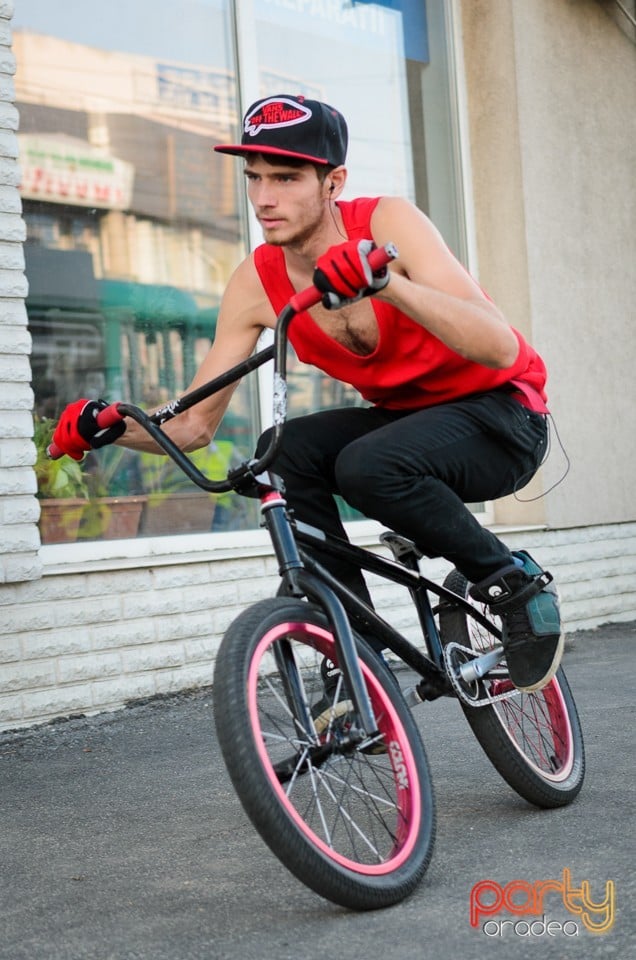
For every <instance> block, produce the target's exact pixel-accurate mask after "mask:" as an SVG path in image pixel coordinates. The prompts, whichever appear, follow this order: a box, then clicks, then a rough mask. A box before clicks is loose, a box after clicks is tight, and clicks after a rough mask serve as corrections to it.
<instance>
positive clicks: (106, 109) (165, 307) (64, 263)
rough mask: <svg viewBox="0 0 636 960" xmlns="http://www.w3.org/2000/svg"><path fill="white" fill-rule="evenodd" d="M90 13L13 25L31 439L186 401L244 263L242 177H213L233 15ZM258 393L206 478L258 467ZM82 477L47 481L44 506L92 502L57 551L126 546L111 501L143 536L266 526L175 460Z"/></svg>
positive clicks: (115, 7) (192, 2)
mask: <svg viewBox="0 0 636 960" xmlns="http://www.w3.org/2000/svg"><path fill="white" fill-rule="evenodd" d="M53 7H55V10H54V9H53ZM140 8H146V9H145V13H143V11H142V10H141V9H140ZM162 8H163V9H162ZM179 8H181V9H179ZM96 13H97V4H96V3H90V2H89V3H86V2H85V0H82V2H80V0H66V3H65V4H64V5H63V6H62V9H60V5H53V6H52V5H50V4H48V3H42V2H37V0H33V2H31V3H25V4H22V5H20V9H19V10H18V11H16V19H15V27H16V31H15V42H14V49H15V52H16V58H17V63H18V73H17V78H16V100H17V106H18V109H19V113H20V132H19V135H18V139H19V146H20V163H21V171H22V182H21V193H22V199H23V210H24V218H25V221H26V224H27V238H28V239H27V244H26V251H25V257H26V273H27V277H28V280H29V297H28V300H27V310H28V315H29V325H30V330H31V333H32V336H33V388H34V393H35V413H36V419H37V422H38V424H39V425H40V427H41V429H40V431H39V434H38V436H40V435H41V436H44V435H45V428H46V427H47V426H48V425H50V421H51V420H53V419H55V418H56V417H57V416H58V415H59V413H60V411H61V409H62V408H63V407H64V405H65V404H66V403H67V402H69V401H72V400H75V399H77V398H79V397H91V398H92V397H104V398H106V399H109V400H115V399H123V400H127V401H132V402H134V403H138V404H140V405H142V406H152V405H154V404H157V403H162V402H165V401H166V400H169V399H171V398H172V397H174V396H175V395H176V394H178V393H179V392H181V391H183V390H184V389H185V388H186V387H187V386H188V384H189V383H190V381H191V378H192V376H193V375H194V372H195V370H196V369H197V367H198V365H199V364H200V362H201V360H202V359H203V356H204V355H205V352H206V351H207V349H208V348H209V345H210V342H211V340H212V338H213V336H214V331H215V325H216V316H217V312H218V305H219V301H220V298H221V295H222V292H223V289H224V286H225V284H226V282H227V280H228V278H229V275H230V273H231V271H232V270H233V268H234V267H235V266H236V264H237V263H238V262H239V261H240V259H241V258H242V257H243V256H244V254H245V247H244V242H243V237H242V233H241V221H240V216H239V205H238V191H237V184H236V176H235V175H234V174H232V172H231V171H230V170H229V168H227V170H226V171H224V170H223V169H222V170H217V169H215V168H214V163H213V150H212V147H213V145H214V144H215V143H217V142H219V141H220V140H226V139H227V137H228V135H229V131H230V129H231V125H232V124H233V123H234V122H235V116H236V97H235V80H234V78H235V75H236V70H235V68H234V64H233V57H232V40H231V31H230V26H229V23H230V21H229V10H228V3H227V2H226V0H183V2H182V3H177V4H175V3H172V2H170V3H168V2H166V0H159V2H157V0H154V2H153V3H152V4H151V5H149V4H147V3H145V2H141V3H137V4H132V5H131V4H129V3H128V4H126V3H123V2H121V0H115V2H113V3H111V4H109V5H108V7H107V8H104V7H103V5H101V4H100V5H99V16H98V17H96V16H95V14H96ZM141 14H143V15H141ZM186 14H187V16H186ZM97 21H98V23H99V29H96V22H97ZM175 24H178V26H177V27H176V28H175V26H174V25H175ZM224 173H225V174H226V177H224ZM254 389H255V383H254V384H249V383H247V382H246V383H244V384H242V385H241V387H239V389H238V391H237V393H236V394H235V397H234V399H233V405H232V414H231V415H228V417H226V419H225V420H224V422H223V424H222V426H221V428H220V430H219V432H218V435H217V438H216V439H215V442H214V444H212V445H210V447H209V448H208V449H207V450H204V451H200V452H198V453H197V454H196V455H195V459H196V460H197V462H198V463H199V464H200V465H201V466H203V467H204V468H205V469H206V470H209V471H210V474H211V475H213V476H216V477H218V476H222V475H224V471H225V469H226V468H227V466H228V464H231V463H232V462H233V461H235V460H236V459H242V458H244V457H246V456H250V455H251V453H252V450H253V447H254V442H255V431H256V429H257V424H258V420H257V416H256V409H257V404H256V400H255V397H254V395H253V394H254ZM64 459H65V460H67V458H64ZM49 466H50V465H49ZM66 466H68V461H67V464H66ZM64 468H65V465H64V464H60V465H59V466H56V467H55V470H56V471H57V473H56V476H58V474H59V475H60V476H62V480H64V476H63V470H64ZM52 469H53V468H52V467H51V470H52ZM80 470H81V478H80V479H79V480H78V481H77V483H76V484H75V487H73V485H72V483H71V482H70V480H68V478H67V480H68V482H66V483H61V484H60V483H58V486H57V488H56V487H55V483H52V482H49V478H48V475H47V476H46V477H45V475H44V472H41V479H40V496H41V500H42V502H44V500H45V499H47V500H48V499H54V498H55V494H54V490H55V489H59V490H63V491H64V493H67V494H68V493H72V492H75V493H77V494H78V495H79V497H80V498H86V496H87V495H88V496H89V502H88V505H85V509H83V511H82V512H81V518H80V522H79V527H78V529H77V530H75V531H69V530H65V529H64V525H62V527H58V528H57V530H56V531H54V532H53V533H52V534H51V535H50V536H51V538H52V539H53V540H58V541H59V540H61V539H69V538H72V537H76V536H77V537H80V538H82V537H83V538H86V539H94V538H100V537H106V538H108V537H119V536H129V535H131V529H132V528H129V527H124V526H123V525H122V524H121V523H120V524H119V526H118V524H117V523H116V522H114V518H113V514H114V513H115V512H117V507H118V506H119V505H117V504H114V503H113V502H112V500H113V498H117V499H118V500H119V501H121V503H122V504H123V503H124V501H125V504H126V506H127V508H128V513H129V514H130V513H133V512H135V511H137V513H138V517H137V527H136V530H137V532H138V533H140V534H141V535H155V534H163V533H182V532H189V531H208V530H220V529H237V528H241V527H246V526H252V525H254V524H255V516H254V514H253V513H252V511H251V510H250V509H246V508H245V506H244V504H243V502H235V501H238V499H239V498H236V497H233V496H229V497H226V498H220V499H216V500H215V499H213V498H211V497H210V496H209V495H207V494H202V493H201V492H200V491H199V490H198V488H196V487H195V486H194V485H193V484H192V483H191V482H190V481H188V480H187V479H185V478H184V477H183V476H182V475H181V474H180V473H179V471H178V470H177V469H176V468H174V467H173V466H172V465H171V464H170V463H168V462H166V461H165V460H164V458H159V457H151V456H140V455H139V454H135V453H131V452H128V451H124V450H122V449H121V448H111V449H108V450H104V451H100V452H99V453H95V454H90V455H89V456H88V457H87V458H86V460H85V461H84V462H83V463H82V464H81V468H80ZM49 472H50V471H49ZM70 472H72V471H70ZM59 499H71V498H70V497H60V498H59ZM120 505H121V504H120ZM48 510H49V505H48V504H47V507H46V510H44V509H43V521H42V525H41V529H42V533H43V539H45V538H47V537H48V535H46V536H45V530H44V523H45V518H44V514H45V513H47V512H48ZM190 513H192V517H191V516H190ZM75 514H77V508H75ZM72 526H73V527H77V524H76V523H75V522H74V521H73V524H72ZM133 535H134V533H133Z"/></svg>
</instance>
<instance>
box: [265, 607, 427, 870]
mask: <svg viewBox="0 0 636 960" xmlns="http://www.w3.org/2000/svg"><path fill="white" fill-rule="evenodd" d="M299 631H302V632H304V633H308V634H311V636H312V637H313V638H314V639H315V640H316V641H317V643H316V649H317V650H318V651H319V652H321V653H323V654H324V653H325V651H328V650H330V647H331V643H332V637H331V634H330V633H329V632H328V631H327V630H324V629H323V628H321V627H317V626H315V625H314V624H308V623H303V622H296V623H292V622H290V623H285V624H277V626H276V627H275V628H272V629H271V630H269V631H268V632H267V633H266V634H265V635H264V636H263V637H262V639H261V640H260V641H259V643H258V646H257V647H256V650H255V654H254V656H253V657H252V660H251V664H250V671H249V675H248V678H247V687H248V707H249V712H250V717H251V722H252V730H253V731H258V730H259V729H260V723H259V719H258V704H257V696H256V694H257V685H258V684H257V681H258V668H259V665H260V662H261V659H262V657H263V654H264V653H265V651H266V650H267V649H268V648H269V647H270V646H271V644H272V643H273V642H274V641H275V640H278V639H279V638H280V636H281V635H282V634H288V633H289V634H294V633H298V632H299ZM360 665H361V667H362V672H363V675H364V677H365V681H366V683H367V687H368V689H369V692H370V694H371V696H372V697H373V693H374V691H378V690H379V689H380V687H379V684H378V682H377V680H376V679H375V677H374V676H373V674H372V673H371V671H370V670H369V669H368V667H367V666H366V664H364V663H363V662H362V661H360ZM382 706H383V710H384V712H385V714H386V720H384V721H383V727H385V728H386V727H388V729H389V730H393V731H396V732H400V733H402V736H401V738H400V741H399V751H400V758H399V759H400V761H401V762H402V763H403V764H404V767H405V768H406V774H407V779H408V784H409V787H408V791H406V790H404V789H403V790H400V791H399V793H408V796H402V797H400V798H399V799H398V800H396V803H397V806H398V810H399V812H400V813H401V814H402V816H403V823H404V824H405V825H406V826H407V834H406V837H404V838H402V839H401V842H400V845H399V847H398V849H397V850H396V852H395V854H394V855H393V856H391V857H389V859H388V860H386V861H385V862H384V863H378V864H362V863H358V862H357V861H355V860H351V859H349V858H348V857H345V856H343V855H342V854H341V853H338V851H336V850H334V849H333V848H332V847H330V846H329V845H328V844H326V843H325V842H324V840H322V839H321V838H320V837H319V836H318V835H317V834H316V833H315V832H314V831H313V830H312V829H311V828H310V827H308V826H307V824H306V823H305V821H304V820H303V819H302V817H300V816H299V814H298V812H297V810H296V808H295V807H294V805H293V804H292V803H291V801H290V800H289V798H288V797H287V794H286V793H285V791H284V790H283V788H282V786H281V784H280V783H279V781H278V777H277V776H276V773H275V771H274V768H273V766H272V763H271V760H270V758H269V755H268V753H267V751H266V749H265V745H264V743H263V738H262V737H261V736H256V737H255V742H256V749H257V751H258V754H259V757H260V760H261V763H262V765H263V769H264V770H265V772H266V774H267V777H268V779H269V781H270V783H271V785H272V787H273V788H274V792H275V793H276V795H277V797H278V800H279V802H280V804H281V806H282V807H283V808H284V809H285V811H286V812H287V814H288V816H289V817H290V819H291V820H292V821H293V822H294V823H295V825H296V827H297V828H298V829H299V830H300V832H301V833H303V834H304V835H305V837H307V838H308V839H309V840H311V842H312V843H313V845H314V846H315V847H316V848H317V849H318V850H319V851H320V852H321V853H322V854H324V856H326V857H327V858H328V859H329V860H333V861H335V862H336V863H338V864H340V865H341V866H343V867H346V869H347V870H351V871H354V872H356V873H360V874H366V875H368V876H381V875H383V874H387V873H392V872H393V871H395V870H397V869H398V868H399V867H400V866H402V864H403V863H405V862H406V861H407V860H408V858H409V857H410V855H411V853H412V852H413V848H414V847H415V843H416V841H417V836H418V833H419V828H420V822H421V816H422V800H421V795H420V787H419V780H418V776H417V771H416V766H415V760H414V757H413V754H412V752H411V749H410V746H409V743H408V740H407V738H406V736H405V735H404V728H403V726H402V723H401V721H400V718H399V717H398V715H397V713H396V711H395V710H394V708H393V704H391V702H390V701H389V700H385V699H383V701H382ZM394 740H395V737H393V738H392V741H394ZM389 756H390V757H391V765H392V767H393V772H394V776H396V771H395V762H396V760H395V758H394V753H393V751H391V750H389ZM401 776H402V777H403V772H401Z"/></svg>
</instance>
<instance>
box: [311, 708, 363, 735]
mask: <svg viewBox="0 0 636 960" xmlns="http://www.w3.org/2000/svg"><path fill="white" fill-rule="evenodd" d="M347 713H353V704H352V702H351V700H340V701H339V702H338V703H335V704H333V705H332V706H330V707H327V709H326V710H323V711H322V713H319V714H318V716H317V717H314V727H315V730H316V733H317V734H318V735H320V734H321V733H324V732H325V730H326V729H327V728H328V726H329V724H330V723H333V722H334V720H338V719H339V718H340V717H344V716H345V715H346V714H347Z"/></svg>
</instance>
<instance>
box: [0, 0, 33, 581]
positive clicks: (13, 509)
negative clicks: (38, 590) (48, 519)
mask: <svg viewBox="0 0 636 960" xmlns="http://www.w3.org/2000/svg"><path fill="white" fill-rule="evenodd" d="M12 16H13V2H8V0H0V556H1V557H2V559H1V560H0V584H3V583H15V582H20V581H24V580H31V579H35V578H37V577H39V576H40V575H41V572H42V564H41V562H40V560H39V557H38V549H39V546H40V538H39V534H38V529H37V526H36V524H37V519H38V516H39V506H38V502H37V500H36V498H35V496H34V494H35V491H36V482H35V475H34V473H33V470H32V465H33V463H34V462H35V447H34V446H33V443H32V442H31V439H30V438H31V437H32V436H33V420H32V415H31V414H32V410H33V391H32V390H31V386H30V381H31V368H30V364H29V354H30V352H31V337H30V335H29V331H28V330H27V315H26V309H25V306H24V297H25V296H26V293H27V281H26V278H25V276H24V253H23V249H22V243H23V241H24V239H25V235H26V231H25V225H24V221H23V219H22V216H21V203H20V195H19V193H18V189H17V187H18V184H19V183H20V170H19V166H18V161H17V157H18V141H17V137H16V130H17V129H18V119H19V118H18V113H17V110H16V109H15V107H14V106H13V100H14V96H15V93H14V85H13V74H14V72H15V58H14V56H13V53H12V52H11V47H10V45H11V23H10V20H11V17H12ZM0 589H1V588H0Z"/></svg>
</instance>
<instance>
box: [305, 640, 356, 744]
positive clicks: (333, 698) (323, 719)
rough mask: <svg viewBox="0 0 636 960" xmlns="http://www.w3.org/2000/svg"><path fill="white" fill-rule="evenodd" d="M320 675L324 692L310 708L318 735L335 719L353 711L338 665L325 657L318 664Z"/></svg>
mask: <svg viewBox="0 0 636 960" xmlns="http://www.w3.org/2000/svg"><path fill="white" fill-rule="evenodd" d="M320 677H321V679H322V685H323V688H324V694H323V695H322V697H321V698H320V700H318V701H317V702H316V703H314V705H313V707H312V708H311V716H312V719H313V721H314V727H315V728H316V733H317V734H318V735H319V736H320V734H321V733H324V732H325V730H327V729H328V728H329V726H330V725H333V723H334V721H335V720H338V719H340V718H341V717H346V715H347V714H348V713H352V712H353V704H352V702H351V700H349V699H347V696H346V692H345V689H344V681H343V679H342V672H341V670H340V667H337V666H336V665H335V663H334V662H333V660H330V659H329V658H328V657H325V658H324V659H323V661H322V663H321V664H320Z"/></svg>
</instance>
